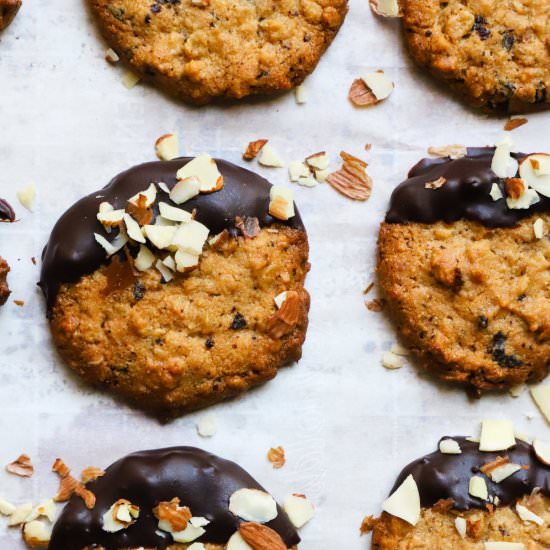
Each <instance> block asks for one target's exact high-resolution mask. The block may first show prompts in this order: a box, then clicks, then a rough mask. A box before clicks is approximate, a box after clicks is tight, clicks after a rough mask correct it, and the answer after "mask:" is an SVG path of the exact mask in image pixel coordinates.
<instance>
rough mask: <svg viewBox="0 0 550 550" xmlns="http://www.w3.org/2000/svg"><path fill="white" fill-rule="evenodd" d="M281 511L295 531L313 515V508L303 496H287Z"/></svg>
mask: <svg viewBox="0 0 550 550" xmlns="http://www.w3.org/2000/svg"><path fill="white" fill-rule="evenodd" d="M283 509H284V511H285V512H286V514H287V516H288V518H289V519H290V521H291V523H292V525H294V527H296V529H301V528H302V527H303V526H304V525H305V524H306V523H307V522H308V521H310V520H311V519H312V518H313V516H314V515H315V508H314V507H313V504H312V503H311V501H310V500H309V499H308V498H306V497H305V495H296V494H294V495H288V496H287V497H286V498H285V500H284V502H283Z"/></svg>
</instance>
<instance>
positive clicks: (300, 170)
mask: <svg viewBox="0 0 550 550" xmlns="http://www.w3.org/2000/svg"><path fill="white" fill-rule="evenodd" d="M309 175H310V172H309V168H308V167H307V166H306V165H305V163H303V162H299V161H293V162H291V163H290V164H289V166H288V177H289V179H290V181H292V182H295V183H296V182H297V181H298V180H299V179H300V178H307V177H309Z"/></svg>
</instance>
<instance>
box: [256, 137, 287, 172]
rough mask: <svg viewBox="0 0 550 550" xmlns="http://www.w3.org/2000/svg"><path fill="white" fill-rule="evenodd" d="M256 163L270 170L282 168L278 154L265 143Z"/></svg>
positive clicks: (269, 144)
mask: <svg viewBox="0 0 550 550" xmlns="http://www.w3.org/2000/svg"><path fill="white" fill-rule="evenodd" d="M258 162H259V163H260V164H261V165H262V166H268V167H272V168H282V167H283V166H284V164H283V161H282V160H281V157H280V156H279V153H278V152H277V151H276V150H275V149H274V148H273V146H272V145H271V143H266V144H265V145H264V146H263V147H262V150H261V153H260V156H259V158H258Z"/></svg>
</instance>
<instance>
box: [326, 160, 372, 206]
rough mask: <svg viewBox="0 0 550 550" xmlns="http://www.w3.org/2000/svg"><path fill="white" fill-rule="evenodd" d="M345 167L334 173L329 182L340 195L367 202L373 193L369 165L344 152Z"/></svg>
mask: <svg viewBox="0 0 550 550" xmlns="http://www.w3.org/2000/svg"><path fill="white" fill-rule="evenodd" d="M340 156H341V157H342V160H343V165H342V168H340V170H337V171H336V172H333V173H332V174H330V175H329V176H328V178H327V182H328V183H329V184H330V185H331V186H332V187H333V188H334V189H336V191H338V192H339V193H342V195H345V196H346V197H349V198H350V199H353V200H358V201H366V200H368V199H369V197H370V195H371V191H372V180H371V178H370V177H369V176H368V175H367V172H366V168H367V166H368V165H367V163H366V162H364V161H362V160H360V159H358V158H357V157H354V156H353V155H350V154H349V153H346V152H345V151H342V152H341V153H340Z"/></svg>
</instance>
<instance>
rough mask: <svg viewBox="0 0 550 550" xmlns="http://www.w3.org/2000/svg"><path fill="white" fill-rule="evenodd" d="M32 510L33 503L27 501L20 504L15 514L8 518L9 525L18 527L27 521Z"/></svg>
mask: <svg viewBox="0 0 550 550" xmlns="http://www.w3.org/2000/svg"><path fill="white" fill-rule="evenodd" d="M31 512H32V504H31V503H30V502H26V503H25V504H20V505H19V506H17V508H15V510H14V512H13V514H12V515H11V516H10V517H9V519H8V527H16V526H18V525H21V524H22V523H25V521H26V520H27V518H28V517H29V514H30V513H31Z"/></svg>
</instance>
